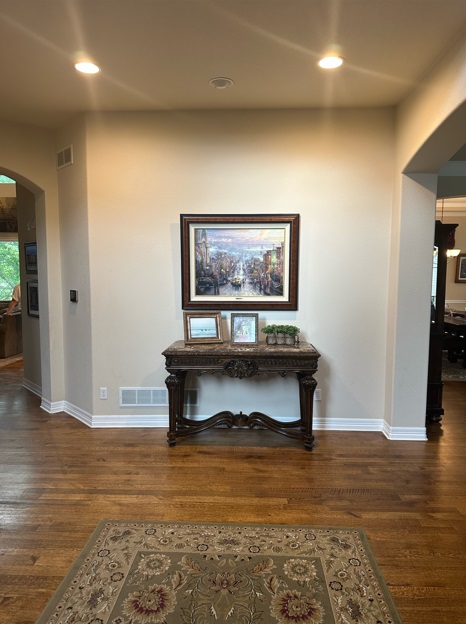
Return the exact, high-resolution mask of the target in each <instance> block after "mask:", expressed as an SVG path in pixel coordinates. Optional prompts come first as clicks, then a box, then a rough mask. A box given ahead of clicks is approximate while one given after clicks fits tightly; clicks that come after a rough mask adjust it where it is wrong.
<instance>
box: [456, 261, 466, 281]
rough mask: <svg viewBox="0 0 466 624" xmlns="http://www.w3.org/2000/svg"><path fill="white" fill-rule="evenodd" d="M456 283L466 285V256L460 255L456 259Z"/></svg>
mask: <svg viewBox="0 0 466 624" xmlns="http://www.w3.org/2000/svg"><path fill="white" fill-rule="evenodd" d="M455 282H458V283H460V284H461V283H464V284H466V254H459V256H457V258H456V275H455Z"/></svg>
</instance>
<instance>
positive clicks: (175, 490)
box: [0, 365, 466, 624]
mask: <svg viewBox="0 0 466 624" xmlns="http://www.w3.org/2000/svg"><path fill="white" fill-rule="evenodd" d="M21 379H22V370H21V368H20V366H18V365H12V366H10V367H6V368H3V369H0V388H1V392H0V623H1V624H32V623H34V622H35V621H36V618H37V617H38V616H39V614H40V613H41V611H42V609H43V608H44V607H45V605H46V603H47V602H48V600H49V598H50V597H51V596H52V594H53V592H54V590H55V589H56V588H57V586H58V585H59V583H60V581H61V580H62V578H63V577H64V576H65V574H66V573H67V571H68V569H69V567H70V566H71V564H72V563H73V561H74V560H75V558H76V557H77V556H78V554H79V552H80V551H81V549H82V548H83V546H84V545H85V543H86V542H87V540H88V538H89V537H90V535H91V533H92V531H93V530H94V528H95V526H96V525H97V523H98V522H99V521H100V520H102V519H104V518H109V519H126V520H130V519H135V520H156V519H160V520H185V521H190V520H205V521H218V522H238V521H241V522H252V523H277V524H309V525H330V526H347V527H361V528H363V529H364V530H365V531H366V534H367V536H368V538H369V541H370V543H371V546H372V549H373V551H374V553H375V555H376V557H377V560H378V563H379V566H380V568H381V571H382V574H383V575H384V577H385V580H386V581H387V584H388V586H389V588H390V591H391V594H392V596H393V598H394V601H395V604H396V605H397V608H398V610H399V612H400V615H401V618H402V620H403V623H404V624H464V623H466V589H465V588H466V548H465V547H466V485H465V475H466V383H464V382H447V383H446V384H445V408H446V415H445V416H444V419H443V422H442V423H441V425H433V426H430V427H429V441H428V442H403V441H389V440H387V439H386V438H385V437H384V436H383V435H382V434H381V433H361V432H332V431H317V432H316V447H315V448H314V450H313V451H312V452H307V451H304V449H302V448H301V444H300V443H299V442H296V441H294V440H291V439H287V438H284V437H282V436H279V435H277V434H274V433H272V432H269V431H249V430H248V431H242V430H230V431H226V430H220V431H212V430H211V431H209V432H205V433H202V434H199V435H198V436H196V437H192V438H186V439H184V440H182V441H181V442H180V443H179V445H178V446H176V447H175V448H171V449H170V448H168V446H167V444H166V429H124V430H123V429H89V428H87V427H86V426H84V425H82V424H81V423H79V422H78V421H76V420H75V419H73V418H72V417H70V416H67V415H65V414H53V415H51V414H47V413H46V412H44V411H43V410H41V409H40V407H39V405H40V402H39V399H38V398H37V397H35V396H34V395H33V394H31V393H30V392H28V391H27V390H25V389H24V388H22V387H21ZM355 624H357V623H355Z"/></svg>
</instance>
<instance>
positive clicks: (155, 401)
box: [120, 388, 197, 407]
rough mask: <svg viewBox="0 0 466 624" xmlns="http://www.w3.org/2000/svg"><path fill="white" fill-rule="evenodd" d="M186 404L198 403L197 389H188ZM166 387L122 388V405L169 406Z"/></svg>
mask: <svg viewBox="0 0 466 624" xmlns="http://www.w3.org/2000/svg"><path fill="white" fill-rule="evenodd" d="M185 405H197V390H186V392H185ZM167 406H168V390H167V389H166V388H120V407H167Z"/></svg>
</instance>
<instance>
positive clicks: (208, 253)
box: [180, 214, 299, 310]
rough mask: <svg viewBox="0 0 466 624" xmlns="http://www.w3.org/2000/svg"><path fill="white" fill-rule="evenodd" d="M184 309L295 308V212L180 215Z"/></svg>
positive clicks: (297, 220)
mask: <svg viewBox="0 0 466 624" xmlns="http://www.w3.org/2000/svg"><path fill="white" fill-rule="evenodd" d="M180 230H181V282H182V303H183V309H205V308H207V309H208V308H210V309H212V308H213V307H215V308H217V309H220V310H232V309H233V310H235V309H239V310H248V309H249V310H297V308H298V253H299V215H298V214H263V215H260V214H259V215H202V214H197V215H187V214H182V215H180Z"/></svg>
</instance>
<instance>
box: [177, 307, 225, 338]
mask: <svg viewBox="0 0 466 624" xmlns="http://www.w3.org/2000/svg"><path fill="white" fill-rule="evenodd" d="M183 316H184V341H185V343H186V344H197V343H212V342H223V338H222V316H221V314H220V312H184V313H183Z"/></svg>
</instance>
